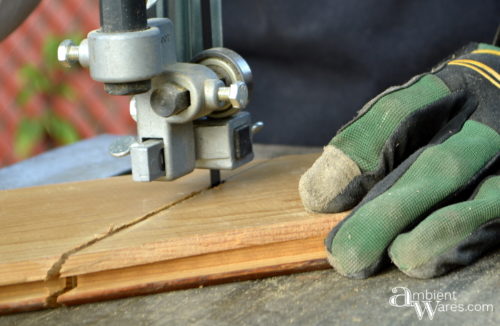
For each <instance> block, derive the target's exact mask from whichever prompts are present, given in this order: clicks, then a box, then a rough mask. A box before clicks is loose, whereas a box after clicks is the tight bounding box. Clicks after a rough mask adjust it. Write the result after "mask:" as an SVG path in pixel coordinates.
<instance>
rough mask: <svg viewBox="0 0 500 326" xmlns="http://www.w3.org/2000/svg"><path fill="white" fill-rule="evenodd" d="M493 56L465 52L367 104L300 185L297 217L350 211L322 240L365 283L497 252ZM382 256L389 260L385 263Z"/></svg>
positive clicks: (499, 164) (499, 111)
mask: <svg viewBox="0 0 500 326" xmlns="http://www.w3.org/2000/svg"><path fill="white" fill-rule="evenodd" d="M498 71H500V48H498V47H495V46H492V45H487V44H479V45H478V44H471V45H469V46H467V47H466V48H464V49H462V50H461V51H459V52H458V53H456V54H455V55H453V56H451V57H450V58H449V59H448V60H445V61H443V62H442V63H441V64H439V65H438V66H436V67H435V68H434V69H433V70H432V71H431V72H430V73H425V74H422V75H419V76H416V77H414V78H412V79H411V80H410V81H409V82H408V83H406V84H404V85H402V86H398V87H392V88H389V89H388V90H386V91H385V92H383V93H382V94H380V95H379V96H377V97H376V98H374V99H373V100H372V101H370V102H368V103H367V104H366V105H365V106H364V107H363V108H362V109H361V111H360V112H359V114H358V116H357V117H356V118H355V119H354V120H353V121H351V122H350V123H348V124H347V125H346V126H344V127H343V128H342V129H341V130H340V131H339V132H338V133H337V135H336V136H335V137H334V138H333V139H332V140H331V141H330V143H329V144H328V145H327V146H326V147H325V148H324V152H323V153H322V155H321V156H320V157H319V158H318V159H317V160H316V162H315V163H314V164H313V165H312V167H311V168H310V169H309V170H308V171H307V172H306V173H305V174H304V175H303V176H302V177H301V179H300V183H299V192H300V195H301V198H302V201H303V204H304V206H305V208H306V209H308V210H310V211H313V212H321V213H334V212H342V211H345V210H349V209H352V208H354V209H353V210H352V211H351V212H350V214H349V215H348V216H347V217H346V218H345V219H344V220H343V221H342V222H341V223H339V224H338V225H337V226H336V227H335V228H334V229H333V230H332V231H331V232H330V234H329V235H328V237H327V239H326V240H325V243H326V249H327V256H328V260H329V262H330V264H331V265H332V266H333V267H334V268H335V269H336V270H337V271H338V272H339V273H340V274H342V275H345V276H348V277H352V278H365V277H368V276H370V275H372V274H373V273H375V272H376V271H378V270H379V269H380V268H381V267H382V266H384V265H385V263H386V262H388V261H389V257H390V259H391V260H392V262H393V263H394V264H395V265H396V266H397V267H398V268H399V269H400V270H401V271H403V272H404V273H406V274H408V275H409V276H413V277H418V278H430V277H435V276H439V275H442V274H445V273H447V272H448V271H450V270H452V269H454V268H457V267H459V266H464V265H468V264H470V263H472V262H474V261H475V260H477V259H478V258H480V257H481V256H482V255H484V254H485V253H486V252H487V251H489V250H491V249H494V248H498V247H499V244H500V240H499V239H500V175H499V171H500V134H499V132H500V75H499V73H498ZM387 254H388V255H387Z"/></svg>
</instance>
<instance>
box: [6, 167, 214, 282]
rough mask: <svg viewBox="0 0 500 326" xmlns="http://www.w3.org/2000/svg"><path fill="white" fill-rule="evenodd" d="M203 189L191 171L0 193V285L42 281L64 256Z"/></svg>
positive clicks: (201, 174) (201, 176) (203, 177)
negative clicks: (167, 177)
mask: <svg viewBox="0 0 500 326" xmlns="http://www.w3.org/2000/svg"><path fill="white" fill-rule="evenodd" d="M207 187H208V178H207V174H206V171H195V172H194V173H192V174H190V175H188V176H186V177H184V178H181V179H179V180H177V181H175V182H171V183H170V182H153V183H148V184H145V183H136V182H133V181H132V180H131V178H130V176H123V177H116V178H111V179H105V180H95V181H87V182H78V183H67V184H59V185H50V186H40V187H33V188H23V189H15V190H3V191H0V230H2V232H3V235H2V237H0V285H7V284H16V283H24V282H33V281H40V280H44V279H45V278H46V277H47V274H48V272H49V270H50V269H51V267H52V266H54V264H55V263H56V262H58V261H59V260H60V259H61V257H62V256H63V255H64V254H65V253H68V252H71V251H72V250H74V249H75V248H78V247H81V246H85V245H88V244H90V243H92V242H93V241H96V240H97V239H100V238H102V237H105V236H106V235H108V234H110V233H112V232H116V230H117V229H118V228H120V227H122V226H123V225H127V224H130V223H134V222H136V221H139V220H141V219H143V218H145V217H147V216H148V215H149V214H152V212H155V211H157V210H161V209H164V208H165V207H168V206H169V205H172V204H174V203H176V202H177V201H179V200H182V199H183V198H185V197H188V196H190V195H192V194H193V193H195V192H197V191H200V190H202V189H205V188H207Z"/></svg>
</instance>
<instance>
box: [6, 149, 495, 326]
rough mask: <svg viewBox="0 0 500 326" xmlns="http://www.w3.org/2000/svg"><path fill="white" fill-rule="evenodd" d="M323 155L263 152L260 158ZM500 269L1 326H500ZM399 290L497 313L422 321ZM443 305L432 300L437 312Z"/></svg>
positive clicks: (184, 294) (304, 280)
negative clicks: (403, 303) (398, 302)
mask: <svg viewBox="0 0 500 326" xmlns="http://www.w3.org/2000/svg"><path fill="white" fill-rule="evenodd" d="M319 150H320V148H312V149H311V148H297V147H291V146H269V145H258V146H257V147H256V152H257V153H258V156H259V157H271V156H276V155H278V156H279V155H284V154H293V153H304V152H314V151H319ZM499 270H500V251H497V252H495V253H493V254H491V255H489V256H488V257H485V258H483V259H482V260H480V261H479V262H477V263H476V264H474V265H472V266H469V267H466V268H463V269H461V270H459V271H456V272H454V273H452V274H450V275H447V276H444V277H441V278H437V279H432V280H417V279H412V278H409V277H407V276H406V275H404V274H402V273H401V272H399V271H398V270H397V269H395V268H394V267H389V268H388V269H387V270H385V271H384V272H382V273H380V274H379V275H377V276H375V277H372V278H369V279H367V280H350V279H346V278H343V277H341V276H340V275H338V274H337V273H335V272H334V271H332V270H325V271H317V272H308V273H301V274H295V275H288V276H280V277H272V278H267V279H262V280H254V281H245V282H234V283H228V284H223V285H218V286H210V287H206V288H196V289H189V290H182V291H174V292H168V293H160V294H154V295H147V296H140V297H132V298H126V299H121V300H114V301H106V302H99V303H93V304H86V305H80V306H74V307H61V308H57V309H51V310H44V311H36V312H30V313H21V314H16V315H9V316H3V317H0V326H2V325H19V326H35V325H36V326H38V325H106V326H113V325H123V326H128V325H428V324H429V325H500V296H499V292H498V289H499V288H500V277H499V273H498V271H499ZM395 287H406V288H408V289H409V290H411V291H412V292H413V293H416V292H425V291H427V292H428V293H431V294H432V293H437V292H441V293H452V292H455V297H454V299H455V300H453V299H449V298H447V300H444V301H442V302H441V304H443V305H444V304H447V305H448V306H446V307H447V309H448V310H451V309H453V308H452V306H451V305H452V304H455V305H460V304H461V305H464V307H465V308H466V309H468V308H469V307H468V305H470V304H472V305H477V304H479V305H481V304H483V305H485V306H482V307H481V306H477V307H470V308H480V309H483V310H486V309H489V311H475V312H453V311H447V312H440V311H437V312H436V313H435V315H434V318H433V320H429V317H428V315H427V313H426V314H425V316H424V317H423V320H419V319H418V318H417V314H416V311H415V308H414V307H393V306H391V305H390V304H389V299H390V297H391V296H393V295H395V294H394V293H393V292H392V290H393V288H395ZM398 293H401V292H397V293H396V294H398ZM420 304H423V302H420ZM435 304H436V302H431V307H432V308H434V307H435ZM442 307H445V306H442ZM491 309H493V311H491Z"/></svg>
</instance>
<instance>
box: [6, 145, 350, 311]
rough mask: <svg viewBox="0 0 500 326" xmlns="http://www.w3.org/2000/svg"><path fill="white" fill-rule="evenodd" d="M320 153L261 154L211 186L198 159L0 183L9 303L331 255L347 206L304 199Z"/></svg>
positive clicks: (298, 263)
mask: <svg viewBox="0 0 500 326" xmlns="http://www.w3.org/2000/svg"><path fill="white" fill-rule="evenodd" d="M315 158H316V155H303V156H288V157H283V158H278V159H273V160H269V161H266V162H261V163H254V164H252V165H248V166H247V167H245V168H243V169H241V170H239V171H238V170H237V171H236V172H232V173H229V174H227V175H226V176H225V179H226V180H227V181H226V182H225V183H224V184H222V185H221V186H219V187H217V188H214V189H209V190H208V189H207V187H208V178H207V174H206V171H196V172H195V173H193V174H191V175H189V176H187V177H184V178H181V179H180V180H177V181H175V182H153V183H148V184H139V183H135V182H133V181H132V180H131V179H130V177H128V176H126V177H119V178H111V179H107V180H99V181H91V182H81V183H73V184H65V185H55V186H45V187H35V188H28V189H19V190H13V191H3V192H2V191H0V228H1V229H2V230H6V233H5V236H4V237H2V238H0V285H1V286H2V287H0V293H3V294H0V310H2V308H5V309H4V310H5V311H7V310H9V309H10V310H12V309H13V307H16V308H15V309H14V310H16V309H17V310H19V309H20V308H19V307H22V306H23V302H27V301H26V300H24V299H27V298H28V299H29V298H31V299H32V301H33V300H35V299H34V298H35V297H36V300H35V301H36V302H38V305H37V304H32V305H26V304H24V306H26V307H31V309H33V307H35V308H38V307H39V306H40V304H39V303H40V302H42V301H43V302H44V303H43V305H44V306H51V305H55V304H56V303H57V302H59V303H64V304H70V303H78V302H85V301H89V300H97V299H104V298H111V297H113V298H114V297H120V296H124V295H133V294H137V293H148V292H156V291H158V289H160V290H166V289H172V288H178V287H186V286H196V285H200V284H205V283H217V282H220V281H223V280H229V279H232V278H234V277H246V278H248V277H256V276H259V275H267V274H272V273H284V272H290V271H294V270H307V269H311V268H319V267H318V266H322V267H326V266H327V265H326V263H325V260H324V253H323V245H322V238H323V237H324V236H325V235H326V233H327V232H328V231H329V230H330V229H331V228H332V227H333V226H334V225H335V224H336V223H338V222H339V221H340V219H341V218H342V217H343V216H344V215H345V214H328V215H318V214H310V213H307V212H305V211H304V209H303V207H302V205H301V203H300V199H299V196H298V191H297V184H298V179H299V177H300V175H301V174H302V173H303V172H304V171H305V169H307V167H308V166H310V165H311V164H312V162H313V161H314V159H315ZM306 243H307V245H306ZM253 253H254V254H253ZM54 282H56V283H54ZM54 284H58V285H57V286H54ZM23 287H24V288H23ZM34 288H37V289H38V290H37V291H35V292H33V289H34ZM22 289H24V291H25V292H26V297H25V298H22V295H19V293H21V292H22ZM16 291H17V292H16ZM6 293H7V294H6ZM8 293H12V295H10V296H9V294H8ZM14 293H17V294H16V295H14ZM33 293H35V294H33ZM2 295H3V296H2ZM9 298H11V299H12V300H10V301H9ZM42 299H43V300H42ZM2 300H3V301H2ZM16 300H17V301H16ZM23 300H24V301H23ZM35 301H33V302H35ZM16 302H18V303H19V305H17V306H16Z"/></svg>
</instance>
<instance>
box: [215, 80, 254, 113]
mask: <svg viewBox="0 0 500 326" xmlns="http://www.w3.org/2000/svg"><path fill="white" fill-rule="evenodd" d="M218 96H219V99H220V100H222V101H229V103H231V105H232V106H233V107H234V108H237V109H244V108H245V107H246V106H247V104H248V88H247V85H246V84H245V83H244V82H240V81H239V82H236V83H234V84H231V85H230V86H229V87H221V88H219V91H218Z"/></svg>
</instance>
